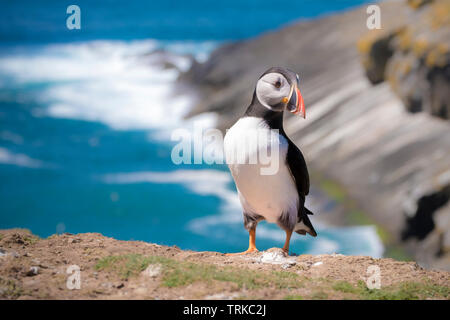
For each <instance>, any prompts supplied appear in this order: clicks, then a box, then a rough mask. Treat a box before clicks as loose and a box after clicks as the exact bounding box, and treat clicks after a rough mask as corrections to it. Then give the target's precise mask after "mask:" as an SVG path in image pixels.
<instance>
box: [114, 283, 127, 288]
mask: <svg viewBox="0 0 450 320" xmlns="http://www.w3.org/2000/svg"><path fill="white" fill-rule="evenodd" d="M123 287H125V285H124V284H123V283H121V284H119V285H118V286H117V287H116V288H117V289H122V288H123Z"/></svg>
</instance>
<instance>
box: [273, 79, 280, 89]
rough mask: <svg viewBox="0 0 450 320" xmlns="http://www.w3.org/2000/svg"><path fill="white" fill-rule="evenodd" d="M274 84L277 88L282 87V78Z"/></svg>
mask: <svg viewBox="0 0 450 320" xmlns="http://www.w3.org/2000/svg"><path fill="white" fill-rule="evenodd" d="M274 86H275V88H277V89H278V88H280V87H281V81H280V80H277V82H275V84H274Z"/></svg>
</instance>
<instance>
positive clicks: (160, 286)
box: [0, 229, 450, 299]
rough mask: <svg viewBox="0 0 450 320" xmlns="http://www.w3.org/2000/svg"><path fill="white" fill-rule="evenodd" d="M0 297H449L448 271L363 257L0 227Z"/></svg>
mask: <svg viewBox="0 0 450 320" xmlns="http://www.w3.org/2000/svg"><path fill="white" fill-rule="evenodd" d="M74 265H75V267H71V268H69V267H70V266H74ZM369 266H375V267H372V268H375V270H376V268H379V269H378V270H379V275H380V277H379V279H380V284H381V289H369V288H368V287H367V279H368V278H369V277H371V275H372V276H373V273H371V272H369V273H368V267H369ZM78 268H79V269H78ZM78 270H79V271H78ZM369 270H370V269H369ZM78 279H79V282H77V281H78ZM77 284H79V287H78V286H77ZM0 298H2V299H450V273H448V272H445V271H434V270H425V269H423V268H421V267H420V266H418V265H417V264H416V263H415V262H400V261H395V260H392V259H373V258H371V257H364V256H343V255H339V254H333V255H316V256H312V255H300V256H287V257H286V256H285V255H283V254H282V252H281V251H280V250H279V249H275V248H274V249H270V250H268V251H265V252H256V253H252V254H249V255H245V256H226V255H224V254H222V253H218V252H194V251H188V250H180V249H179V248H176V247H167V246H160V245H157V244H152V243H146V242H141V241H119V240H115V239H113V238H108V237H104V236H102V235H101V234H97V233H86V234H77V235H72V234H63V235H53V236H51V237H49V238H47V239H41V238H38V237H36V236H34V235H32V234H30V233H29V232H28V231H26V230H19V229H11V230H0Z"/></svg>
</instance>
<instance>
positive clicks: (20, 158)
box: [0, 147, 44, 168]
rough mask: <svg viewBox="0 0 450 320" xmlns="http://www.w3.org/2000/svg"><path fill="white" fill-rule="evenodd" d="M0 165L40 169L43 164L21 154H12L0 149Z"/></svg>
mask: <svg viewBox="0 0 450 320" xmlns="http://www.w3.org/2000/svg"><path fill="white" fill-rule="evenodd" d="M0 164H9V165H15V166H19V167H26V168H41V167H43V166H44V162H42V161H40V160H37V159H33V158H30V157H29V156H27V155H25V154H21V153H13V152H10V151H9V150H7V149H5V148H1V147H0Z"/></svg>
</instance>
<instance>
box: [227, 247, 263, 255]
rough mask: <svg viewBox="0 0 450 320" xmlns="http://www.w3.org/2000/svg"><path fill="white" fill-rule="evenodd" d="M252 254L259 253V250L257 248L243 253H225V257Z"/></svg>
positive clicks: (250, 248) (251, 248)
mask: <svg viewBox="0 0 450 320" xmlns="http://www.w3.org/2000/svg"><path fill="white" fill-rule="evenodd" d="M252 252H258V249H256V247H249V248H248V249H247V250H245V251H243V252H235V253H225V255H226V256H240V255H244V254H247V253H252Z"/></svg>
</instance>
